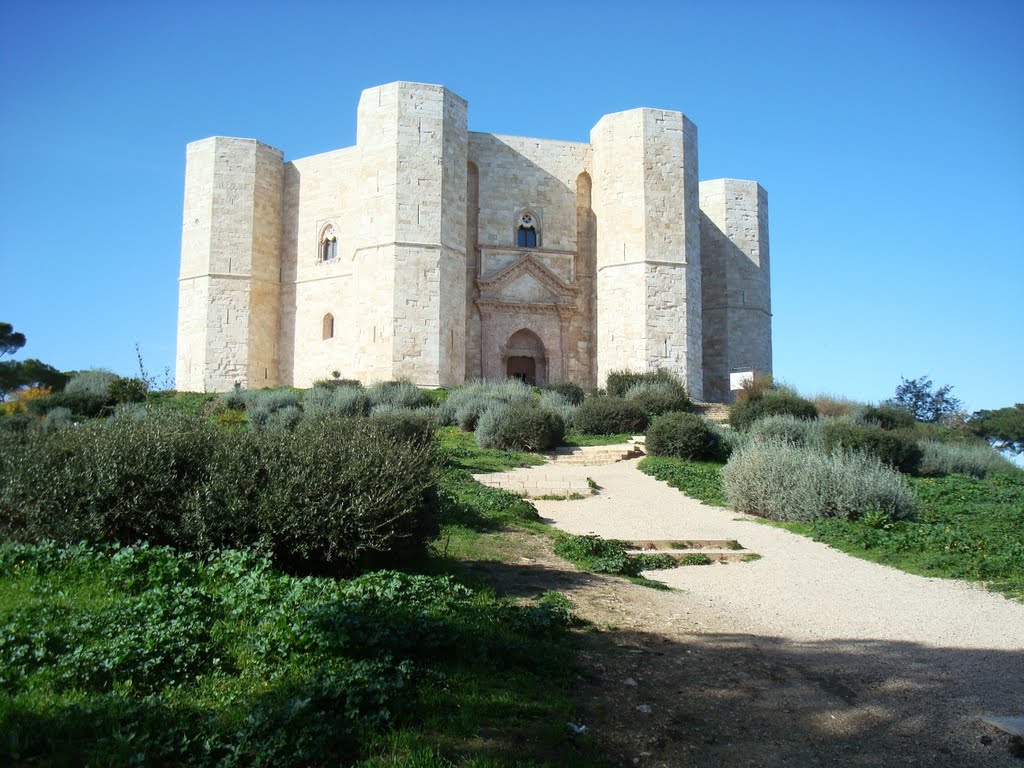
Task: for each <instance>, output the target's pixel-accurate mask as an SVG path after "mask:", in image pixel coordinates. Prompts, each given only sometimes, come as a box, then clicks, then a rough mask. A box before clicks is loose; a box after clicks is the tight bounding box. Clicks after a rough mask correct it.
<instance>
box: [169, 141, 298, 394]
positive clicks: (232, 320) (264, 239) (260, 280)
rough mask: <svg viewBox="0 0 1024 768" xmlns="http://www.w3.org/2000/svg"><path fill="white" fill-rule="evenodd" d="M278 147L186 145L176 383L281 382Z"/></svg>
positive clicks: (203, 387) (211, 387) (186, 386)
mask: <svg viewBox="0 0 1024 768" xmlns="http://www.w3.org/2000/svg"><path fill="white" fill-rule="evenodd" d="M282 191H283V168H282V163H281V152H280V151H279V150H276V149H274V148H273V147H269V146H267V145H265V144H261V143H260V142H258V141H255V140H253V139H235V138H227V137H214V138H211V139H204V140H203V141H198V142H194V143H192V144H190V145H189V146H188V148H187V151H186V170H185V204H184V216H183V224H182V255H181V274H180V277H179V305H178V356H177V363H176V387H177V388H178V389H182V390H186V391H189V390H191V391H220V390H225V389H230V388H231V387H233V386H234V384H235V383H236V382H237V383H239V384H242V385H243V386H262V385H264V383H266V384H267V385H271V386H272V385H275V384H276V383H277V381H278V349H277V336H278V334H277V317H278V304H279V293H278V292H279V278H280V250H281V241H280V232H281V199H282Z"/></svg>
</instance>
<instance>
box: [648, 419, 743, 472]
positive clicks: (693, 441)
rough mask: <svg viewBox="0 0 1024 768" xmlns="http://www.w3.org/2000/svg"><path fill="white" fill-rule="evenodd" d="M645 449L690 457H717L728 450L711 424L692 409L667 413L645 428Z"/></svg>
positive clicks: (651, 451) (666, 454)
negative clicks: (648, 427) (687, 411)
mask: <svg viewBox="0 0 1024 768" xmlns="http://www.w3.org/2000/svg"><path fill="white" fill-rule="evenodd" d="M647 449H648V451H649V452H650V453H651V455H653V456H671V457H674V458H677V459H689V460H691V461H708V460H713V459H718V458H720V457H722V456H723V455H726V454H727V453H728V448H727V447H726V445H724V444H723V441H721V440H720V439H719V437H718V433H716V432H715V430H714V428H713V427H712V426H711V424H710V423H709V422H708V421H707V420H706V419H702V418H701V417H700V416H697V415H696V414H693V413H666V414H664V415H663V416H660V417H658V418H657V419H656V420H655V422H654V423H653V424H652V425H651V427H650V429H648V430H647Z"/></svg>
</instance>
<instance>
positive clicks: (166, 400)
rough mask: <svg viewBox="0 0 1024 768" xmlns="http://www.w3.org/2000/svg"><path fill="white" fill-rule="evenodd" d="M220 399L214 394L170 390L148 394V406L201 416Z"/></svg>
mask: <svg viewBox="0 0 1024 768" xmlns="http://www.w3.org/2000/svg"><path fill="white" fill-rule="evenodd" d="M218 397H219V396H218V395H217V394H215V393H212V392H175V391H174V390H173V389H168V390H162V391H160V392H150V393H149V394H147V395H146V405H150V406H153V407H154V408H159V409H161V410H169V411H174V412H176V413H187V414H190V415H194V416H201V415H202V414H204V413H206V412H207V410H208V407H209V405H210V403H213V402H214V401H215V400H216V399H217V398H218Z"/></svg>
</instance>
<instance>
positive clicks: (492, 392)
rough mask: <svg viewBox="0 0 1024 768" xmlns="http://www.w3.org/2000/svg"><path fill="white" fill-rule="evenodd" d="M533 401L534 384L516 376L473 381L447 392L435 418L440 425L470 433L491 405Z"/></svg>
mask: <svg viewBox="0 0 1024 768" xmlns="http://www.w3.org/2000/svg"><path fill="white" fill-rule="evenodd" d="M532 400H533V387H531V386H529V385H528V384H524V383H523V382H521V381H519V380H518V379H506V380H505V381H496V382H495V381H472V382H470V383H469V384H466V385H465V386H462V387H457V388H456V389H453V390H451V391H450V392H449V393H448V397H447V398H445V401H444V402H443V403H441V406H440V408H439V410H438V418H439V420H440V422H441V423H442V424H448V425H451V426H457V427H459V428H460V429H463V430H465V431H467V432H472V431H473V430H475V429H476V424H477V421H478V420H479V418H480V417H481V416H482V415H483V414H484V412H485V411H487V410H488V409H490V408H491V407H492V406H495V405H499V404H505V405H509V404H511V403H524V402H530V401H532Z"/></svg>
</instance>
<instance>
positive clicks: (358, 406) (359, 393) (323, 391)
mask: <svg viewBox="0 0 1024 768" xmlns="http://www.w3.org/2000/svg"><path fill="white" fill-rule="evenodd" d="M302 409H303V411H304V412H305V414H306V415H307V416H310V417H312V418H321V417H323V416H328V415H331V414H334V415H339V416H365V415H366V414H367V413H368V412H369V401H368V400H367V399H366V393H365V392H364V391H363V390H362V389H361V388H359V387H334V388H330V387H321V386H319V385H318V386H315V387H313V388H312V389H311V390H309V391H308V392H306V397H305V398H304V399H303V401H302Z"/></svg>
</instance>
